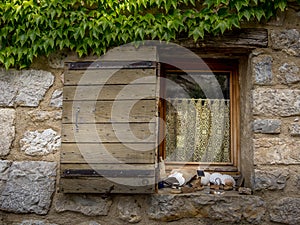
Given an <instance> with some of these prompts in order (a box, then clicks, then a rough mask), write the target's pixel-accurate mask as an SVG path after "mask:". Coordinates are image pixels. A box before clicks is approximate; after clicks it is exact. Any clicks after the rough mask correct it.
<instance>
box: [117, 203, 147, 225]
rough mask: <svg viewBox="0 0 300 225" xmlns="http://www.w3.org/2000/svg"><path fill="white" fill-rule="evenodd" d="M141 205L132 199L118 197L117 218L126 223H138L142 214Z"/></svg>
mask: <svg viewBox="0 0 300 225" xmlns="http://www.w3.org/2000/svg"><path fill="white" fill-rule="evenodd" d="M141 205H142V204H140V203H139V202H138V200H136V199H135V198H133V197H120V198H119V202H118V211H119V218H120V219H121V220H123V221H125V222H128V223H138V222H140V221H141V220H142V218H143V214H144V213H143V211H142V208H141Z"/></svg>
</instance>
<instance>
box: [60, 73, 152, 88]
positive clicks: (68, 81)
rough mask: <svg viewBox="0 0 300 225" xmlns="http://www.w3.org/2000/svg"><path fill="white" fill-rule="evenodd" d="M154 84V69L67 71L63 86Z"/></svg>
mask: <svg viewBox="0 0 300 225" xmlns="http://www.w3.org/2000/svg"><path fill="white" fill-rule="evenodd" d="M130 82H135V83H138V84H145V83H153V84H155V83H156V77H155V69H141V70H137V69H124V70H122V69H103V70H75V71H74V70H69V71H68V72H67V73H66V74H65V83H64V84H65V85H67V86H68V85H95V84H129V83H130Z"/></svg>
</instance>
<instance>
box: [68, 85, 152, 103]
mask: <svg viewBox="0 0 300 225" xmlns="http://www.w3.org/2000/svg"><path fill="white" fill-rule="evenodd" d="M155 90H156V85H155V84H142V85H139V84H136V85H95V86H65V87H64V100H76V101H78V100H125V99H153V98H155V97H156V96H155Z"/></svg>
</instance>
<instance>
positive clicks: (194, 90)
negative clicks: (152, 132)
mask: <svg viewBox="0 0 300 225" xmlns="http://www.w3.org/2000/svg"><path fill="white" fill-rule="evenodd" d="M166 79H167V81H166V98H167V99H166V100H167V101H166V156H167V157H166V160H167V161H179V162H230V155H231V154H230V90H229V79H230V73H215V76H214V75H213V74H205V73H197V74H193V75H192V76H189V75H186V74H184V73H169V74H167V76H166ZM169 81H170V82H169ZM199 81H200V82H202V83H199ZM200 86H201V87H200Z"/></svg>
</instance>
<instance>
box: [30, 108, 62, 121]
mask: <svg viewBox="0 0 300 225" xmlns="http://www.w3.org/2000/svg"><path fill="white" fill-rule="evenodd" d="M28 115H29V116H30V119H31V121H33V122H44V121H46V120H51V121H55V120H61V119H62V110H56V111H42V110H37V111H36V110H32V111H29V112H28Z"/></svg>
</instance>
